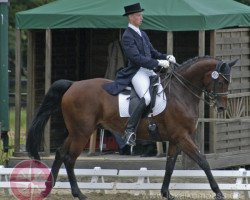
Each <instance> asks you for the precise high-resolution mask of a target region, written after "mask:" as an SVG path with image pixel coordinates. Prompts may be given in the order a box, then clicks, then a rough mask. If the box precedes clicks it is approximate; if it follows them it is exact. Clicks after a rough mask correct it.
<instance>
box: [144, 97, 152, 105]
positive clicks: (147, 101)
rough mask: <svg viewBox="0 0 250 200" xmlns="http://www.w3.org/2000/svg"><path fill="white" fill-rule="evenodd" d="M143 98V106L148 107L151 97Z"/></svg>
mask: <svg viewBox="0 0 250 200" xmlns="http://www.w3.org/2000/svg"><path fill="white" fill-rule="evenodd" d="M144 98H145V104H146V106H148V105H149V103H150V101H151V97H150V96H144Z"/></svg>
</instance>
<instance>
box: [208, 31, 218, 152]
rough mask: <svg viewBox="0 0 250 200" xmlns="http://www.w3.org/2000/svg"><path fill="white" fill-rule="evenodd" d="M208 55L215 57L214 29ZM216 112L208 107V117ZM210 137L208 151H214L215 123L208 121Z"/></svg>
mask: <svg viewBox="0 0 250 200" xmlns="http://www.w3.org/2000/svg"><path fill="white" fill-rule="evenodd" d="M210 55H211V56H213V57H216V31H215V30H214V31H211V32H210ZM215 117H216V114H215V111H214V109H210V113H209V118H215ZM209 130H210V133H209V134H210V135H209V136H210V137H209V150H210V152H209V153H216V141H217V139H216V137H217V135H216V123H215V122H211V123H209Z"/></svg>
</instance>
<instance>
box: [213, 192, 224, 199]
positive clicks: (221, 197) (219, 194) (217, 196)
mask: <svg viewBox="0 0 250 200" xmlns="http://www.w3.org/2000/svg"><path fill="white" fill-rule="evenodd" d="M214 199H216V200H224V199H225V197H224V196H223V194H222V193H218V194H216V196H215V197H214Z"/></svg>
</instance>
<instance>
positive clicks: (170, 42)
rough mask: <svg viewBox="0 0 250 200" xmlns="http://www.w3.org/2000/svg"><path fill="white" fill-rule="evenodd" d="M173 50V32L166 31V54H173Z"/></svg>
mask: <svg viewBox="0 0 250 200" xmlns="http://www.w3.org/2000/svg"><path fill="white" fill-rule="evenodd" d="M173 52H174V37H173V32H172V31H168V32H167V54H171V55H172V54H173Z"/></svg>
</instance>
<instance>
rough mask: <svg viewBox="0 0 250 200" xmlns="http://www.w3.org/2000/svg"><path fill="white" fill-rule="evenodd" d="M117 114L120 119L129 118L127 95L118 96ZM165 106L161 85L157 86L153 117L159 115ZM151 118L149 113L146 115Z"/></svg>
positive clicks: (164, 96) (165, 100)
mask: <svg viewBox="0 0 250 200" xmlns="http://www.w3.org/2000/svg"><path fill="white" fill-rule="evenodd" d="M118 99H119V113H120V117H130V115H129V111H128V110H129V95H124V94H121V93H120V94H119V98H118ZM166 105H167V98H166V95H165V93H164V91H163V88H162V85H161V84H160V85H159V86H158V94H157V96H156V101H155V106H154V108H153V113H152V114H153V116H156V115H158V114H160V113H161V112H162V111H163V110H164V109H165V108H166ZM148 117H151V113H150V114H149V115H148Z"/></svg>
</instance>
